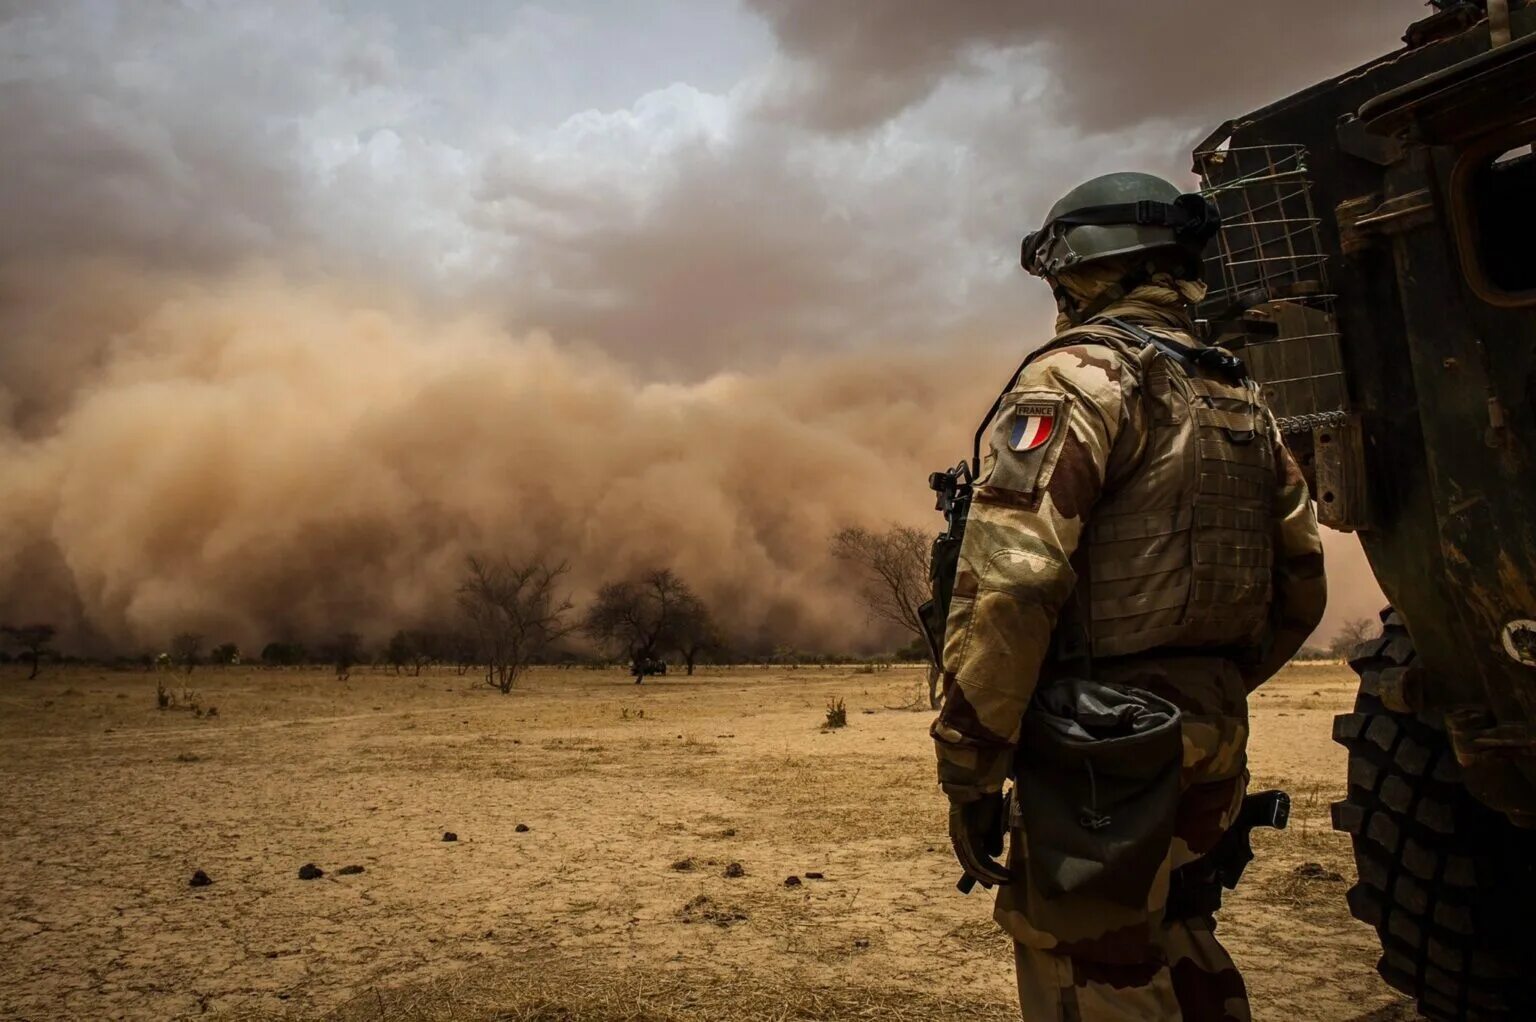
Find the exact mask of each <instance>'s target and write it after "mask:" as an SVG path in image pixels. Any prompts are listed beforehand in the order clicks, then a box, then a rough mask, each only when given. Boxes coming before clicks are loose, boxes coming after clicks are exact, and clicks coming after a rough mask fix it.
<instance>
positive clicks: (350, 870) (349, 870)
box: [336, 866, 367, 877]
mask: <svg viewBox="0 0 1536 1022" xmlns="http://www.w3.org/2000/svg"><path fill="white" fill-rule="evenodd" d="M365 872H367V871H366V870H365V869H363V867H361V866H343V867H341V868H340V869H338V870H337V871H336V875H337V876H339V877H354V876H357V875H358V874H359V873H365Z"/></svg>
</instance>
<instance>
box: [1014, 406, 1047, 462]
mask: <svg viewBox="0 0 1536 1022" xmlns="http://www.w3.org/2000/svg"><path fill="white" fill-rule="evenodd" d="M1056 412H1057V408H1056V406H1055V405H1049V404H1027V405H1019V407H1018V409H1017V411H1016V412H1015V413H1014V419H1013V432H1012V433H1011V434H1010V435H1009V437H1008V446H1009V447H1010V448H1011V449H1013V450H1015V451H1019V452H1021V453H1022V452H1024V451H1033V450H1034V449H1035V448H1037V447H1039V446H1041V445H1042V444H1044V443H1045V442H1046V441H1047V440H1049V439H1050V438H1051V434H1052V433H1053V432H1054V431H1055V428H1056Z"/></svg>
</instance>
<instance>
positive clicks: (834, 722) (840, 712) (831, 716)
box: [827, 699, 848, 730]
mask: <svg viewBox="0 0 1536 1022" xmlns="http://www.w3.org/2000/svg"><path fill="white" fill-rule="evenodd" d="M847 726H848V706H847V704H846V703H844V702H843V700H841V699H828V700H827V728H828V730H832V729H834V728H840V727H847Z"/></svg>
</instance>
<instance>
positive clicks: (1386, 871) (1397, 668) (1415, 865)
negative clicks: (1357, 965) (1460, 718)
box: [1333, 608, 1536, 1022]
mask: <svg viewBox="0 0 1536 1022" xmlns="http://www.w3.org/2000/svg"><path fill="white" fill-rule="evenodd" d="M1381 620H1382V629H1383V634H1382V636H1381V638H1379V639H1375V640H1372V641H1370V642H1366V643H1362V644H1361V645H1360V646H1359V647H1358V648H1357V649H1356V650H1355V655H1354V657H1353V658H1351V660H1350V666H1352V667H1353V668H1354V669H1355V672H1356V673H1358V674H1359V675H1360V693H1359V695H1358V696H1357V698H1356V700H1355V712H1354V713H1346V714H1341V715H1340V716H1338V717H1337V718H1335V720H1334V727H1333V737H1334V741H1336V742H1338V743H1340V744H1341V745H1343V746H1344V747H1345V748H1347V749H1348V750H1349V794H1348V796H1347V797H1346V798H1345V799H1344V800H1343V801H1342V802H1336V803H1334V805H1333V826H1334V829H1335V830H1341V831H1344V832H1346V833H1348V834H1349V835H1350V836H1351V839H1352V841H1353V844H1354V851H1355V866H1356V869H1357V870H1358V872H1359V882H1358V883H1357V884H1355V886H1354V887H1352V888H1350V891H1349V909H1350V912H1351V913H1352V914H1353V915H1354V917H1355V918H1356V919H1359V920H1361V921H1362V922H1366V923H1370V924H1371V925H1372V926H1374V927H1375V928H1376V932H1377V934H1378V936H1379V937H1380V938H1381V947H1382V957H1381V960H1380V962H1378V963H1377V970H1378V971H1379V972H1380V973H1381V975H1382V978H1383V979H1385V980H1386V981H1387V982H1388V983H1389V984H1391V985H1392V986H1393V987H1396V988H1397V989H1398V990H1401V991H1402V992H1403V993H1405V994H1408V995H1410V996H1412V997H1413V998H1415V999H1416V1000H1417V1001H1418V1006H1419V1010H1420V1011H1421V1012H1423V1013H1424V1015H1426V1016H1427V1017H1429V1018H1431V1019H1436V1020H1447V1022H1451V1020H1454V1022H1461V1020H1476V1019H1517V1018H1518V1019H1531V1018H1536V983H1533V976H1532V971H1533V970H1536V938H1533V933H1536V832H1533V831H1527V830H1522V829H1520V828H1517V827H1515V826H1514V825H1513V824H1511V823H1510V822H1509V820H1508V818H1507V817H1505V816H1504V815H1503V814H1501V813H1495V812H1493V811H1492V810H1490V809H1488V808H1487V807H1485V806H1484V805H1483V804H1482V803H1480V802H1478V801H1477V800H1476V799H1475V798H1473V797H1472V796H1471V795H1470V794H1468V792H1467V790H1466V789H1465V788H1464V787H1463V786H1462V784H1461V770H1460V768H1459V766H1458V765H1457V763H1456V759H1455V757H1454V755H1453V754H1452V752H1451V748H1450V742H1449V740H1448V739H1447V737H1446V735H1445V732H1444V730H1443V729H1442V727H1441V725H1440V723H1439V722H1438V721H1436V720H1434V719H1432V718H1429V717H1427V716H1426V715H1417V716H1416V715H1412V714H1406V713H1396V712H1393V711H1391V710H1388V709H1387V708H1386V707H1385V706H1384V705H1383V703H1382V701H1381V699H1380V698H1379V695H1378V694H1379V693H1381V692H1382V691H1384V690H1385V691H1392V690H1394V688H1395V687H1396V685H1398V684H1400V682H1401V679H1402V676H1403V674H1404V672H1407V671H1408V670H1410V669H1416V667H1417V664H1416V661H1417V654H1416V653H1415V652H1414V648H1413V640H1412V639H1411V638H1409V635H1408V630H1407V628H1406V627H1405V626H1404V624H1403V622H1402V619H1401V618H1399V617H1398V615H1397V614H1396V613H1394V612H1393V611H1392V610H1391V608H1388V609H1387V610H1385V611H1382V615H1381ZM1384 685H1385V686H1386V687H1385V689H1384V687H1383V686H1384Z"/></svg>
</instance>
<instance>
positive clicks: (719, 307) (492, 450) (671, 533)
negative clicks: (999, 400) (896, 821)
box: [0, 0, 1417, 648]
mask: <svg viewBox="0 0 1536 1022" xmlns="http://www.w3.org/2000/svg"><path fill="white" fill-rule="evenodd" d="M1123 6H1124V11H1123V12H1122V14H1123V17H1122V18H1121V19H1120V20H1119V21H1116V22H1115V24H1118V25H1121V26H1122V27H1123V28H1124V30H1123V31H1119V32H1117V33H1115V34H1113V35H1109V34H1104V33H1102V32H1101V33H1099V34H1098V35H1095V34H1093V33H1092V32H1090V31H1088V29H1089V28H1090V27H1091V26H1088V25H1085V23H1084V22H1085V21H1086V20H1087V19H1089V15H1090V14H1092V15H1093V17H1092V21H1093V22H1094V24H1095V25H1098V24H1102V23H1105V21H1106V19H1104V18H1103V17H1101V16H1100V13H1099V8H1098V7H1095V8H1094V10H1093V11H1092V12H1090V11H1089V10H1088V9H1087V6H1086V5H1077V6H1076V7H1070V6H1069V7H1061V8H1060V9H1057V8H1054V7H1043V6H1042V5H1036V4H1029V5H1025V4H1016V3H1007V4H1004V3H992V2H979V3H975V4H967V5H960V6H959V7H957V8H956V9H954V10H948V9H946V13H945V15H944V17H941V18H934V17H932V11H933V8H932V6H931V5H928V4H922V5H919V4H917V3H911V2H905V0H903V2H897V3H892V4H889V5H885V6H883V7H882V15H881V17H880V18H878V19H869V18H864V19H863V20H858V19H856V18H855V17H854V13H855V12H854V5H851V4H841V3H809V2H802V0H754V2H752V3H750V4H748V5H747V7H746V8H745V9H743V10H742V11H736V12H734V13H733V12H724V13H722V12H721V11H720V10H717V9H714V8H711V9H710V11H709V12H707V13H706V12H705V11H704V10H703V9H702V7H701V8H700V9H699V10H698V11H695V12H693V13H691V14H690V13H689V11H688V10H687V9H686V5H682V6H677V5H673V6H671V7H666V11H665V12H664V13H663V14H661V15H657V17H661V18H662V21H661V22H657V23H655V24H652V23H649V22H644V21H643V19H641V20H640V21H635V19H636V18H638V17H639V16H638V15H635V14H633V13H632V12H631V13H626V14H622V16H621V15H619V14H615V13H614V12H613V11H605V10H604V9H601V8H599V7H592V8H590V9H588V8H587V7H584V6H583V5H580V4H576V5H571V6H570V7H569V8H568V9H566V8H562V9H561V10H560V11H559V12H558V13H557V12H553V11H550V10H545V9H543V8H540V7H538V6H537V5H525V6H522V7H516V8H511V7H509V8H507V9H506V10H504V11H502V10H498V11H497V12H495V14H494V15H491V14H487V13H486V12H485V11H484V10H483V9H482V8H481V7H480V5H474V4H456V3H452V2H449V3H445V4H443V5H441V9H440V10H438V11H437V12H435V13H434V15H433V17H432V18H427V19H424V18H423V17H422V16H421V15H420V13H419V11H418V10H417V9H414V8H413V7H412V6H411V5H408V4H399V5H391V4H388V3H384V4H375V5H367V9H366V10H362V9H359V8H354V7H352V6H350V5H347V4H343V3H339V2H337V3H327V2H321V0H291V2H285V3H280V4H250V3H230V2H221V0H212V2H209V3H198V4H192V3H181V2H175V0H155V2H150V3H143V4H124V3H87V2H84V0H81V2H70V0H61V2H60V3H57V4H50V5H28V4H16V5H5V4H0V67H3V68H4V71H0V137H4V138H5V139H6V140H7V142H8V147H7V155H8V156H10V157H11V160H10V161H9V162H8V173H7V174H6V175H5V177H4V178H3V180H0V217H3V218H4V220H5V222H6V225H7V230H6V231H5V232H4V233H3V234H0V455H3V457H4V459H5V464H6V466H7V470H6V472H5V473H4V476H3V478H0V619H9V618H13V617H18V616H25V617H49V618H54V619H57V620H60V621H61V622H67V623H68V626H69V640H70V641H71V642H78V643H81V644H83V645H91V644H94V645H95V646H99V647H101V648H106V647H123V646H129V645H133V644H156V643H163V642H164V641H165V638H166V637H167V636H168V634H169V633H170V632H172V631H175V630H179V629H183V628H193V629H196V630H199V631H204V632H206V633H208V634H209V635H210V637H214V636H218V637H224V636H228V637H229V638H233V639H236V640H237V641H240V642H244V643H247V644H249V643H252V642H258V641H262V640H264V639H266V638H270V637H272V636H273V635H274V634H277V633H280V632H293V633H295V634H324V633H326V632H328V631H333V630H335V629H337V628H342V627H350V628H361V629H363V630H365V631H370V632H371V633H374V634H376V633H379V632H383V631H387V630H388V629H390V628H393V627H396V626H399V625H402V624H410V623H412V622H414V621H417V620H419V619H421V618H422V617H423V616H425V615H429V614H431V613H433V612H434V610H435V608H437V607H439V606H441V603H442V597H443V593H444V591H445V588H446V587H449V586H451V584H452V580H453V576H454V573H455V571H456V570H457V565H458V562H459V559H460V558H461V557H462V555H463V553H464V552H465V551H466V550H468V549H474V548H488V547H489V548H498V549H508V550H510V551H513V552H517V551H520V550H531V549H548V550H555V551H557V552H559V553H561V554H562V555H564V556H569V557H570V558H571V560H572V561H573V564H574V565H575V566H576V569H577V570H576V573H575V575H573V578H572V582H573V584H574V585H575V586H576V587H577V588H578V590H584V589H589V588H590V587H591V586H592V585H594V584H596V582H597V581H599V580H600V579H601V578H604V577H607V576H609V575H611V574H613V573H616V572H620V571H623V570H626V569H627V568H629V567H631V566H636V565H641V564H649V563H657V562H661V563H668V564H672V565H674V566H675V567H677V568H678V569H679V570H681V571H683V572H684V573H685V574H686V575H688V576H689V577H690V578H692V579H693V580H694V581H695V583H696V584H697V585H698V586H699V587H700V588H701V589H702V590H704V591H705V592H706V593H708V594H709V595H711V596H713V597H715V598H716V599H717V600H718V601H719V602H720V604H721V605H722V606H723V607H727V608H729V611H728V613H729V615H730V617H731V622H730V623H731V624H732V626H733V627H734V628H735V629H736V630H737V631H738V632H739V633H740V634H741V635H742V636H743V638H744V640H745V641H748V642H755V641H764V642H769V641H782V640H785V639H787V640H789V641H794V642H798V643H802V644H805V645H817V646H827V647H840V646H854V645H861V644H868V643H873V642H877V641H880V642H884V641H886V640H887V639H888V637H885V636H878V635H876V634H875V633H874V632H873V631H872V630H871V629H870V628H869V627H868V626H867V623H866V622H865V621H864V620H863V617H862V615H861V614H860V613H859V611H858V610H857V609H856V608H855V607H854V606H853V604H852V603H851V601H850V599H849V596H848V592H847V587H846V585H845V584H844V583H843V580H841V579H839V578H838V577H837V575H836V573H835V569H834V567H833V566H832V565H831V564H829V563H828V560H827V557H826V551H825V542H824V541H825V537H826V535H827V533H828V532H829V531H831V530H832V529H833V528H835V527H836V526H838V525H841V524H844V523H846V522H862V523H866V524H878V523H879V522H880V521H882V520H886V519H891V518H895V519H899V520H902V521H907V522H911V523H913V524H918V525H932V524H934V518H933V516H932V513H931V512H930V511H929V507H930V503H929V499H928V496H927V493H926V490H925V489H924V479H925V477H926V474H927V472H929V471H930V470H932V469H934V468H937V467H940V466H941V465H943V464H946V463H949V462H952V461H954V460H956V459H957V458H958V457H959V456H960V454H961V453H962V452H963V450H964V446H965V444H966V442H967V439H966V438H967V434H968V432H969V430H970V429H971V427H972V425H973V424H972V422H971V419H972V417H973V416H974V415H975V414H977V413H979V411H980V410H981V409H982V408H984V407H985V405H986V403H987V401H988V400H989V399H990V396H991V393H992V390H993V388H995V387H996V386H998V385H1000V383H1001V379H1002V377H1003V376H1005V375H1006V373H1007V371H1008V370H1009V369H1010V368H1011V367H1012V365H1013V364H1014V363H1015V362H1016V360H1017V357H1018V354H1019V352H1020V351H1021V350H1022V349H1024V348H1026V347H1028V346H1029V345H1031V344H1034V343H1038V341H1039V340H1041V339H1043V337H1044V331H1045V330H1047V329H1048V323H1049V311H1050V301H1049V296H1048V295H1047V294H1045V293H1044V290H1043V289H1042V288H1039V287H1036V286H1034V285H1033V282H1030V281H1028V280H1027V279H1025V278H1023V277H1022V275H1021V274H1020V272H1019V271H1018V269H1017V267H1016V265H1015V264H1014V255H1013V254H1014V252H1015V246H1016V242H1017V238H1018V237H1019V236H1020V234H1021V233H1022V232H1023V231H1024V230H1027V229H1028V228H1029V227H1031V226H1033V222H1034V220H1035V219H1036V218H1037V217H1038V215H1039V211H1040V210H1041V209H1042V208H1044V206H1045V205H1047V204H1048V203H1049V202H1050V201H1052V200H1053V199H1054V198H1055V197H1056V195H1057V194H1058V193H1059V192H1061V191H1063V190H1064V189H1065V188H1066V187H1068V186H1070V185H1071V184H1072V183H1074V182H1075V181H1076V180H1078V179H1080V178H1081V177H1084V176H1088V175H1090V174H1093V173H1098V172H1102V171H1107V170H1111V169H1118V168H1121V167H1126V166H1136V167H1143V168H1147V169H1152V170H1158V171H1162V172H1164V173H1169V174H1177V173H1179V172H1180V171H1181V170H1182V169H1183V166H1184V163H1185V156H1184V150H1185V149H1186V148H1187V140H1188V139H1189V138H1190V137H1193V136H1195V135H1198V134H1201V133H1202V132H1203V129H1204V128H1205V127H1206V126H1207V125H1208V124H1209V123H1210V122H1212V121H1214V120H1219V119H1220V117H1222V116H1226V115H1228V114H1231V113H1234V112H1237V111H1238V110H1240V109H1241V108H1242V107H1243V106H1244V105H1246V104H1248V103H1250V102H1257V101H1260V100H1263V99H1267V98H1271V97H1272V96H1274V95H1275V94H1277V93H1278V92H1280V91H1283V90H1284V89H1286V88H1289V87H1292V86H1299V85H1302V84H1305V82H1306V81H1307V80H1308V79H1309V77H1311V76H1313V75H1315V74H1320V73H1323V72H1324V71H1327V70H1331V69H1333V68H1334V67H1337V66H1340V65H1343V64H1348V63H1352V62H1354V61H1357V60H1359V59H1363V58H1365V57H1367V56H1370V55H1372V54H1374V53H1375V52H1377V51H1379V50H1382V49H1385V48H1388V47H1389V46H1390V45H1391V42H1392V40H1393V39H1394V38H1395V36H1396V34H1398V33H1399V32H1400V30H1401V28H1402V26H1403V24H1405V23H1406V22H1407V20H1409V19H1410V18H1411V17H1413V16H1414V15H1415V14H1416V12H1417V8H1415V7H1413V5H1404V4H1402V3H1386V2H1382V3H1367V4H1357V5H1351V6H1350V7H1349V9H1348V10H1344V9H1342V8H1336V6H1333V5H1322V4H1317V5H1313V6H1316V7H1317V10H1316V11H1315V12H1312V13H1310V14H1308V15H1307V16H1305V17H1303V16H1301V15H1296V14H1295V7H1294V5H1291V6H1290V7H1288V8H1286V10H1287V11H1290V12H1291V13H1290V14H1288V15H1287V16H1286V17H1287V27H1288V28H1289V30H1290V31H1289V32H1288V33H1282V32H1278V31H1267V30H1266V28H1265V26H1271V27H1273V25H1274V24H1275V22H1274V21H1273V19H1275V18H1278V17H1280V15H1278V14H1273V13H1268V8H1266V10H1264V11H1259V10H1256V11H1255V12H1254V13H1253V16H1252V17H1251V18H1250V17H1248V16H1246V15H1245V16H1244V19H1242V20H1243V22H1244V24H1242V25H1239V24H1236V23H1235V22H1236V19H1234V18H1233V17H1232V16H1231V14H1230V12H1229V11H1228V10H1227V8H1228V7H1229V6H1230V5H1220V8H1221V9H1220V10H1219V11H1218V10H1217V6H1218V5H1215V4H1214V3H1213V4H1210V5H1206V6H1208V7H1210V11H1209V15H1210V16H1209V17H1208V18H1206V19H1205V21H1204V22H1203V27H1202V29H1201V31H1202V33H1203V34H1204V35H1205V36H1206V37H1208V38H1210V39H1213V40H1215V41H1214V42H1213V43H1212V44H1211V46H1209V47H1208V48H1207V50H1205V51H1202V53H1203V54H1204V56H1203V57H1202V58H1201V59H1200V60H1191V59H1188V58H1187V55H1186V54H1185V51H1184V50H1183V49H1182V47H1184V46H1185V45H1186V44H1187V40H1188V35H1189V31H1188V26H1189V25H1190V24H1191V23H1194V22H1198V21H1200V19H1198V18H1192V17H1190V16H1189V15H1181V16H1180V17H1179V18H1177V19H1175V18H1170V17H1169V16H1168V12H1167V9H1166V8H1157V7H1147V6H1145V5H1132V4H1126V5H1123ZM674 7H675V8H676V9H675V10H674V9H673V8H674ZM658 10H661V8H658ZM860 10H863V7H862V6H861V7H860ZM1021 12H1023V13H1021ZM1303 13H1304V14H1306V13H1307V12H1303ZM1026 14H1027V16H1025V15H1026ZM1223 18H1225V19H1227V20H1225V21H1224V20H1223ZM733 19H734V20H733ZM1266 19H1269V20H1266ZM632 21H634V24H631V22H632ZM690 31H697V32H699V33H700V38H699V39H695V40H690V38H689V35H688V33H689V32H690ZM604 33H607V35H604ZM625 33H628V34H625ZM706 42H707V43H708V45H704V44H705V43H706ZM1256 47H1258V49H1256ZM716 52H719V53H724V54H727V55H728V57H729V60H730V61H731V62H733V63H730V66H729V68H728V69H727V70H728V71H729V72H730V73H725V72H723V71H722V65H720V64H719V63H718V62H713V63H712V62H711V60H710V59H709V54H712V53H716ZM1172 53H1178V54H1180V56H1179V57H1178V59H1174V58H1173V57H1171V56H1169V54H1172ZM645 54H650V55H652V56H650V57H646V56H644V55H645ZM657 54H659V55H660V56H655V55H657ZM1303 54H1304V55H1305V57H1304V59H1303V56H1302V55H1303ZM582 55H587V56H582ZM647 59H650V60H652V61H653V63H651V64H646V63H645V60H647ZM582 60H585V61H586V63H584V64H581V65H580V66H576V65H573V64H572V61H578V62H579V61H582ZM685 64H686V66H684V65H685ZM738 64H739V65H740V66H739V67H738V66H737V65H738ZM1239 68H1241V69H1243V70H1244V72H1245V73H1244V75H1242V76H1237V74H1236V69H1239ZM1128 69H1134V73H1131V71H1129V70H1128ZM1217 79H1220V80H1221V81H1222V82H1223V84H1222V88H1221V89H1220V90H1216V91H1215V92H1214V93H1213V90H1212V89H1211V88H1210V82H1211V81H1213V80H1217ZM546 94H547V95H546ZM541 97H542V98H541ZM1339 549H1340V550H1341V551H1343V552H1344V553H1343V554H1341V556H1340V563H1343V558H1344V557H1347V556H1351V555H1352V553H1351V552H1352V551H1355V550H1356V548H1353V547H1351V546H1350V545H1349V543H1348V541H1345V542H1344V544H1343V545H1342V546H1340V548H1339ZM1354 555H1356V556H1357V553H1355V554H1354ZM1359 577H1360V576H1359V573H1358V569H1356V570H1355V571H1353V572H1351V573H1348V574H1341V575H1339V577H1338V578H1336V588H1337V590H1338V591H1339V592H1341V593H1342V592H1348V593H1349V595H1348V596H1347V597H1346V598H1345V599H1344V600H1343V602H1340V601H1338V600H1336V601H1335V610H1334V611H1333V612H1331V616H1332V617H1337V616H1344V615H1347V616H1356V615H1357V614H1359V613H1364V612H1368V611H1369V610H1370V609H1372V607H1371V605H1372V604H1374V603H1375V602H1376V600H1377V599H1378V597H1377V596H1376V595H1374V593H1373V592H1372V591H1371V589H1372V587H1371V584H1370V583H1369V581H1368V580H1366V581H1364V582H1362V583H1361V584H1360V585H1359V586H1355V585H1353V580H1354V579H1357V578H1359ZM1355 589H1359V590H1360V592H1359V593H1355V592H1354V590H1355Z"/></svg>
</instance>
